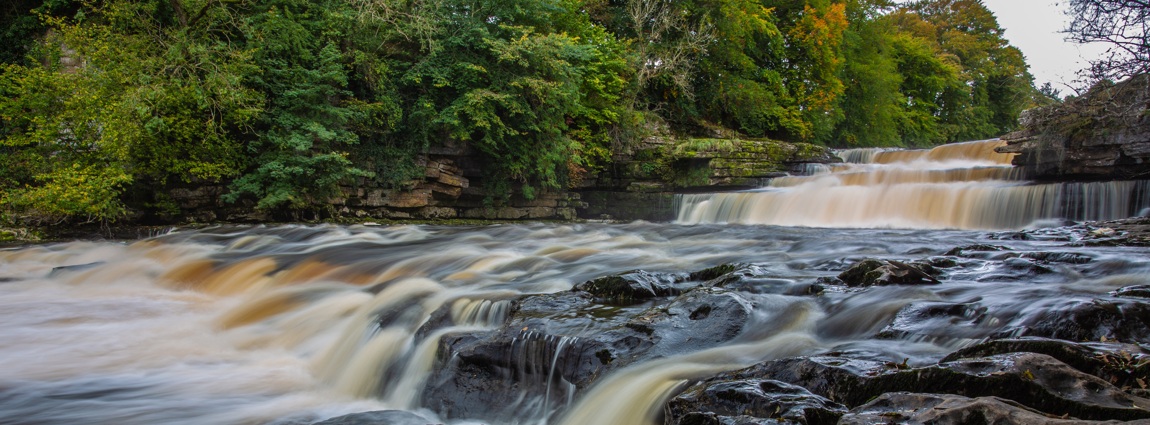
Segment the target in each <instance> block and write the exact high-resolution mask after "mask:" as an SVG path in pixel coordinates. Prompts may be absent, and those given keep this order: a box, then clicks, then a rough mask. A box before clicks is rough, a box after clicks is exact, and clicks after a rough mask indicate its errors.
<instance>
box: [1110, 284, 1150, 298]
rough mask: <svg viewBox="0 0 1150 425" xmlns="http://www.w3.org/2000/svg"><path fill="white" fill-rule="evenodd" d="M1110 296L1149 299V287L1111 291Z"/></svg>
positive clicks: (1133, 287)
mask: <svg viewBox="0 0 1150 425" xmlns="http://www.w3.org/2000/svg"><path fill="white" fill-rule="evenodd" d="M1110 295H1113V296H1115V297H1126V298H1150V285H1132V286H1124V287H1121V288H1118V289H1117V290H1114V291H1111V292H1110Z"/></svg>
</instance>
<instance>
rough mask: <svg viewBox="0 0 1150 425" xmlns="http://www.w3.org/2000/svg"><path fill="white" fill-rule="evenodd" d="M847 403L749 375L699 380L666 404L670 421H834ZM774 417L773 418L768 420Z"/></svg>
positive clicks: (672, 424)
mask: <svg viewBox="0 0 1150 425" xmlns="http://www.w3.org/2000/svg"><path fill="white" fill-rule="evenodd" d="M846 410H847V409H846V407H845V406H843V405H841V404H838V403H835V402H833V401H830V400H827V399H826V398H825V397H821V396H818V395H815V394H812V393H811V392H810V391H807V390H806V389H805V388H802V387H799V386H795V385H791V384H787V383H784V382H779V381H773V380H760V379H747V380H732V381H717V382H706V383H700V384H696V385H694V386H691V387H689V388H687V390H686V391H683V393H681V394H679V395H678V396H676V397H675V398H673V399H671V401H669V402H668V403H667V405H666V408H665V412H666V418H667V419H666V421H665V422H664V423H665V424H667V425H687V424H724V423H795V424H807V425H819V424H828V425H829V424H834V423H835V422H837V421H838V419H839V417H840V416H842V415H843V413H846ZM767 421H773V422H767Z"/></svg>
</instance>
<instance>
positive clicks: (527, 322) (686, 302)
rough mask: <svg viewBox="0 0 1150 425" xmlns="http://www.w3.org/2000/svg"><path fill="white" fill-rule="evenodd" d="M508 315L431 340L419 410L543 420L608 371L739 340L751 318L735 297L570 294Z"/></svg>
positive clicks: (711, 293) (524, 301)
mask: <svg viewBox="0 0 1150 425" xmlns="http://www.w3.org/2000/svg"><path fill="white" fill-rule="evenodd" d="M513 305H514V306H513V307H512V310H511V312H510V316H509V319H508V320H507V322H506V323H505V324H504V325H503V326H501V327H500V328H498V329H496V330H492V331H482V332H461V333H453V334H448V335H446V336H444V337H443V338H441V339H440V341H439V348H438V353H439V358H440V365H439V366H437V367H436V368H434V372H433V374H432V376H431V377H430V378H429V382H428V385H427V386H426V387H425V389H424V392H423V394H422V398H423V405H424V406H427V407H428V408H430V409H432V410H433V411H436V412H437V413H439V414H440V415H441V416H443V417H445V418H474V417H483V418H496V419H500V420H502V419H507V420H508V421H511V420H522V418H524V417H535V418H543V417H546V416H548V415H549V414H550V413H549V412H553V411H554V410H555V409H556V408H557V407H558V406H560V405H561V404H563V403H565V401H566V400H567V399H568V397H574V396H575V395H577V394H579V393H581V392H582V391H583V390H585V389H586V388H588V387H589V386H590V385H591V384H592V383H594V382H595V381H596V380H597V379H598V378H600V377H602V376H603V375H604V374H606V373H607V372H609V371H611V370H614V369H617V368H620V367H624V366H626V365H629V364H633V363H636V362H639V361H643V360H647V359H651V358H655V357H668V356H673V355H677V354H683V353H686V352H689V351H694V350H699V349H705V348H710V347H715V346H718V345H721V344H724V343H727V342H730V341H731V340H733V339H735V338H738V337H741V336H742V335H743V334H744V332H745V331H747V330H746V329H745V328H746V324H747V323H748V321H749V320H750V319H751V318H752V316H753V310H754V303H753V302H752V301H751V300H750V299H748V298H746V297H745V296H744V295H742V294H740V293H738V292H734V291H728V290H725V289H722V288H714V287H699V288H695V289H692V290H689V291H687V292H685V293H683V294H681V295H680V296H678V297H675V298H673V299H665V298H653V299H652V300H651V301H650V302H649V303H647V304H643V305H618V304H604V303H601V302H600V301H599V300H598V299H597V298H596V297H594V296H592V295H591V294H588V293H586V292H583V291H578V290H572V291H567V292H560V293H554V294H543V295H531V296H525V297H523V298H520V299H519V300H517V301H515V302H514V303H513ZM764 328H767V327H764Z"/></svg>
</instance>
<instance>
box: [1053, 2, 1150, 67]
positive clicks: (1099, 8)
mask: <svg viewBox="0 0 1150 425" xmlns="http://www.w3.org/2000/svg"><path fill="white" fill-rule="evenodd" d="M1069 6H1070V10H1069V11H1068V14H1069V15H1070V16H1071V21H1070V26H1069V27H1068V28H1067V29H1066V31H1065V32H1066V33H1067V34H1069V36H1068V39H1069V40H1071V41H1074V42H1077V43H1101V44H1104V45H1107V46H1108V49H1107V51H1106V53H1105V55H1104V56H1103V57H1102V58H1101V59H1097V60H1094V61H1091V62H1090V68H1089V69H1088V70H1085V73H1086V75H1085V76H1086V77H1087V78H1089V79H1091V80H1093V81H1098V80H1103V79H1112V80H1120V79H1124V78H1126V77H1131V76H1134V75H1138V74H1144V73H1147V72H1150V39H1147V29H1148V25H1150V1H1146V0H1070V4H1069Z"/></svg>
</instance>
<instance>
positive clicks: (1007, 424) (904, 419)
mask: <svg viewBox="0 0 1150 425" xmlns="http://www.w3.org/2000/svg"><path fill="white" fill-rule="evenodd" d="M1136 422H1137V423H1139V424H1150V420H1140V421H1136ZM887 423H898V424H931V425H967V424H998V425H1102V424H1119V423H1125V424H1131V423H1134V422H1120V421H1116V420H1112V421H1105V422H1099V421H1085V420H1080V419H1070V418H1058V417H1051V416H1050V415H1047V414H1044V413H1042V412H1039V411H1036V410H1034V409H1030V408H1027V407H1026V406H1022V405H1020V404H1018V403H1015V402H1013V401H1011V400H1007V399H1004V398H999V397H978V398H969V397H963V396H960V395H954V394H913V393H905V392H895V393H886V394H883V395H881V396H879V397H878V398H876V399H874V400H872V401H871V402H869V403H867V404H864V405H862V406H859V407H857V408H855V409H853V410H851V411H850V413H847V414H846V415H844V416H843V417H842V420H841V421H839V424H840V425H872V424H887Z"/></svg>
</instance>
